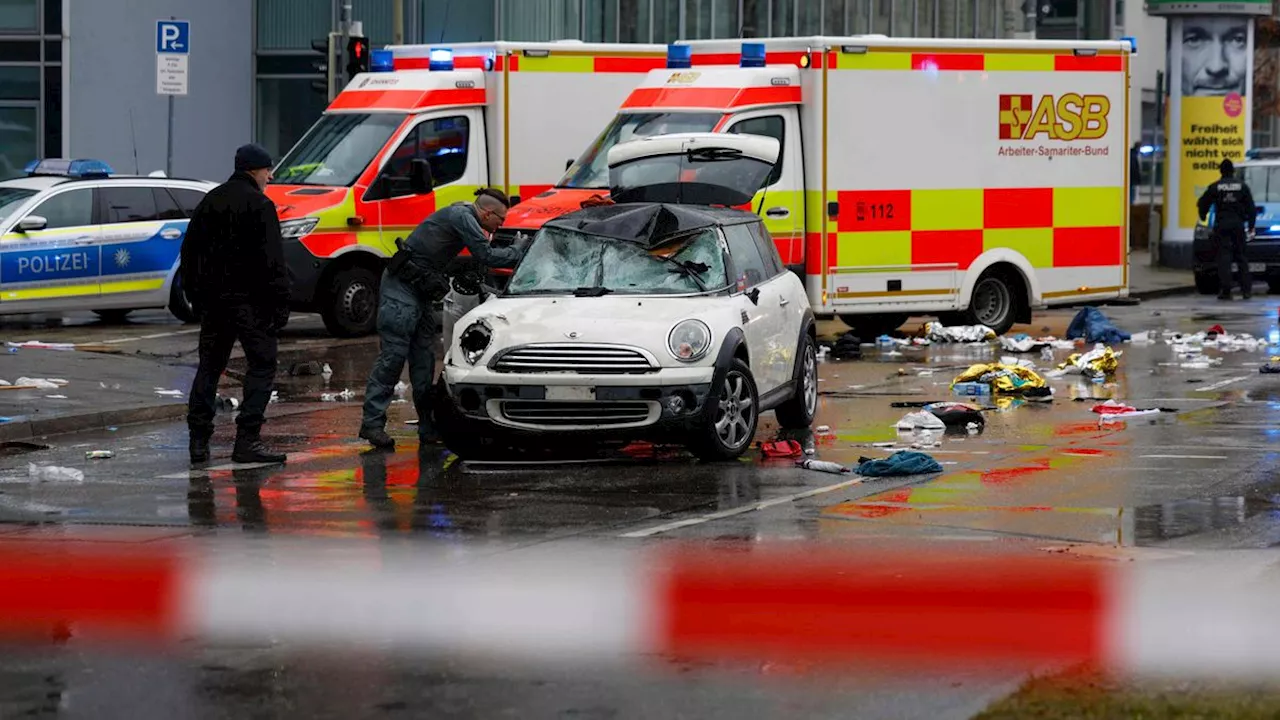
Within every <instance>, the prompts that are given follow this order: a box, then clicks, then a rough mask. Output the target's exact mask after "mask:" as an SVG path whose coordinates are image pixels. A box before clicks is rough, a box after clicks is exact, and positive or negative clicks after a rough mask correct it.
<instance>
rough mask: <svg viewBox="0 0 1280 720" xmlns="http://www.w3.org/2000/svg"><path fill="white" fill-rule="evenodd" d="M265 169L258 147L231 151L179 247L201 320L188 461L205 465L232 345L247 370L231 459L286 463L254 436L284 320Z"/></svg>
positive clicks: (284, 283)
mask: <svg viewBox="0 0 1280 720" xmlns="http://www.w3.org/2000/svg"><path fill="white" fill-rule="evenodd" d="M272 165H273V163H272V161H271V155H270V154H268V153H267V151H266V150H264V149H263V148H261V147H259V146H258V145H245V146H243V147H241V148H239V149H238V150H236V161H235V168H236V170H235V173H234V174H233V175H232V176H231V178H230V179H228V180H227V181H226V182H225V183H223V184H221V185H219V186H218V187H216V188H214V189H213V190H211V191H209V194H208V195H205V197H204V199H203V200H201V201H200V204H199V205H198V206H197V207H196V209H195V212H193V213H192V215H191V223H190V224H189V225H188V226H187V236H186V238H185V239H184V240H183V242H182V265H181V267H182V283H183V287H184V288H185V289H186V291H187V293H188V297H190V298H191V299H192V301H193V304H194V305H195V306H196V311H197V312H198V313H199V314H200V315H201V325H200V367H199V369H198V370H197V371H196V377H195V380H194V381H193V382H192V383H191V397H190V401H189V403H188V409H187V427H188V428H189V430H190V432H191V442H190V452H191V462H192V463H202V462H206V461H207V460H208V459H209V438H210V437H211V436H212V435H213V416H214V413H215V410H216V408H215V401H216V398H217V392H218V378H219V377H221V376H222V373H223V372H224V371H225V370H226V369H227V360H228V359H229V358H230V356H231V348H232V346H233V345H234V344H235V342H236V340H239V341H240V346H241V347H242V348H243V349H244V354H245V360H246V361H247V362H248V366H249V369H248V372H247V373H245V379H244V401H243V402H242V403H241V405H240V414H239V415H238V416H237V417H236V444H235V447H234V449H233V450H232V453H231V459H232V460H233V461H235V462H241V463H261V462H284V461H285V455H284V454H283V453H275V452H272V451H271V450H269V449H268V448H267V446H266V445H265V444H264V443H263V442H262V435H261V433H262V424H263V422H264V417H263V415H264V413H265V412H266V409H267V403H268V402H269V401H270V399H271V385H272V383H273V382H274V380H275V376H276V335H277V333H278V332H279V331H280V329H281V328H283V327H284V326H285V323H287V322H288V321H289V275H288V271H287V270H286V269H285V264H284V254H283V250H282V248H281V243H280V218H279V216H278V215H277V214H276V206H275V203H273V202H271V200H270V198H268V197H267V196H266V195H265V194H264V193H263V190H264V189H265V188H266V186H267V181H268V180H270V179H271V167H272Z"/></svg>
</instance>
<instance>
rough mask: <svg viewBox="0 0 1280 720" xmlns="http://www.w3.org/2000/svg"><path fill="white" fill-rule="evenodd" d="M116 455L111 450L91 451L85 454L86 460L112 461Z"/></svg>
mask: <svg viewBox="0 0 1280 720" xmlns="http://www.w3.org/2000/svg"><path fill="white" fill-rule="evenodd" d="M115 456H116V454H115V453H114V452H112V451H110V450H90V451H88V452H86V453H85V454H84V459H85V460H110V459H111V458H113V457H115Z"/></svg>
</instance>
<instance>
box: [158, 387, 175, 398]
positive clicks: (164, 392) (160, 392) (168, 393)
mask: <svg viewBox="0 0 1280 720" xmlns="http://www.w3.org/2000/svg"><path fill="white" fill-rule="evenodd" d="M155 391H156V394H157V395H163V396H164V397H182V391H181V390H165V389H164V388H155Z"/></svg>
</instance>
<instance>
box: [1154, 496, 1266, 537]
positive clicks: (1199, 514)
mask: <svg viewBox="0 0 1280 720" xmlns="http://www.w3.org/2000/svg"><path fill="white" fill-rule="evenodd" d="M1276 510H1277V506H1276V504H1275V503H1274V502H1273V501H1272V500H1271V499H1268V498H1260V497H1244V496H1240V495H1233V496H1225V497H1215V498H1192V499H1189V500H1178V501H1176V502H1169V503H1160V504H1157V505H1143V506H1140V507H1137V508H1134V509H1133V518H1134V521H1133V522H1134V535H1135V542H1136V543H1137V544H1138V545H1143V544H1148V543H1157V542H1161V541H1164V540H1173V539H1175V538H1181V537H1186V536H1188V535H1195V534H1197V533H1203V532H1209V531H1211V530H1222V529H1225V528H1229V527H1232V526H1235V525H1239V524H1241V523H1243V522H1245V521H1247V520H1249V519H1250V518H1252V517H1254V516H1256V515H1258V514H1260V513H1267V512H1275V511H1276Z"/></svg>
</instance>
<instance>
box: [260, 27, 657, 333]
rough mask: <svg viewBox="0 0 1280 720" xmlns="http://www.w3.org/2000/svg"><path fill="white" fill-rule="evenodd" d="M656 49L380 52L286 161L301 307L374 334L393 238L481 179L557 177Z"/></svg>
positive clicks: (283, 171)
mask: <svg viewBox="0 0 1280 720" xmlns="http://www.w3.org/2000/svg"><path fill="white" fill-rule="evenodd" d="M665 50H666V49H665V47H664V46H662V45H631V44H584V43H470V44H459V45H453V46H449V47H429V46H426V45H416V46H396V47H392V48H389V49H388V50H376V51H374V52H373V53H372V54H371V55H372V63H371V68H372V69H373V72H370V73H365V74H361V75H357V76H356V77H355V78H353V79H352V81H351V83H350V84H349V85H348V86H347V87H346V88H345V89H344V90H343V91H342V93H341V94H339V95H338V96H337V98H335V99H334V101H333V103H332V104H330V106H329V107H328V109H326V110H325V112H324V115H322V116H321V118H320V119H319V120H318V121H316V123H315V125H313V126H312V127H311V129H310V130H308V131H307V134H306V135H304V136H303V138H302V139H301V140H300V141H299V142H298V144H297V145H295V146H294V147H293V148H292V149H291V150H290V151H289V152H288V153H287V154H286V155H285V156H284V157H283V158H282V159H281V160H280V162H279V164H278V165H277V166H276V168H275V179H274V180H273V181H272V182H271V184H270V185H269V186H268V187H267V194H268V195H269V196H270V197H271V199H272V200H274V201H275V203H276V206H277V208H278V209H279V212H280V220H281V230H282V233H283V236H284V240H285V248H284V249H285V259H286V261H287V263H288V266H289V270H290V272H291V273H292V277H293V306H294V308H295V309H298V310H302V311H308V312H319V313H320V314H321V316H322V317H323V318H324V322H325V326H326V327H327V328H328V329H329V331H330V332H331V333H333V334H335V335H339V336H350V335H362V334H366V333H368V332H371V331H372V330H373V328H374V322H375V320H376V317H377V299H378V282H379V278H380V276H381V273H382V267H383V264H384V263H385V262H386V259H387V258H388V257H389V256H390V255H391V254H392V253H393V252H395V240H396V238H403V237H407V236H408V234H409V233H410V232H411V231H412V230H413V228H414V227H416V226H417V225H418V223H420V222H422V220H423V219H425V218H426V217H427V216H428V215H430V214H431V213H432V212H434V211H435V209H436V208H438V207H442V206H444V205H446V204H448V203H452V202H457V201H459V200H471V199H473V196H474V193H475V191H476V189H478V188H480V187H482V186H496V187H499V188H502V189H503V190H504V191H505V192H506V193H507V194H508V195H510V196H511V197H512V199H513V200H519V199H522V198H527V197H529V196H531V195H535V194H537V193H539V192H542V191H543V190H545V189H546V188H549V187H551V185H552V183H554V182H555V180H556V178H557V177H559V176H560V174H561V173H563V172H564V168H565V158H566V157H571V156H572V155H573V154H575V153H577V152H579V151H580V150H581V149H582V144H583V142H585V138H590V137H592V136H593V135H594V134H595V133H596V132H597V131H598V130H599V128H600V127H601V126H603V125H604V124H606V123H607V122H608V121H609V119H610V118H611V117H613V115H614V113H615V112H616V111H617V107H618V105H619V104H620V103H621V102H623V100H625V99H626V97H627V95H628V93H630V92H631V90H632V89H634V88H635V87H636V86H637V85H638V84H640V82H641V81H642V80H643V79H644V78H645V74H646V73H647V72H648V71H650V70H652V69H654V68H661V67H662V66H663V65H664V64H665V58H666V54H665Z"/></svg>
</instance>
